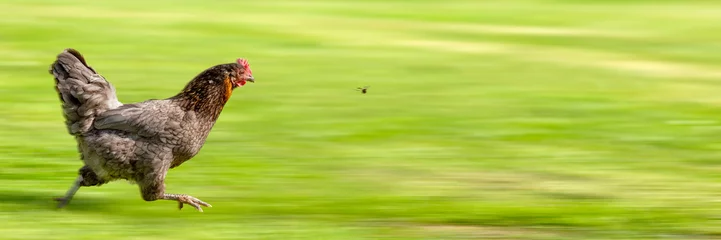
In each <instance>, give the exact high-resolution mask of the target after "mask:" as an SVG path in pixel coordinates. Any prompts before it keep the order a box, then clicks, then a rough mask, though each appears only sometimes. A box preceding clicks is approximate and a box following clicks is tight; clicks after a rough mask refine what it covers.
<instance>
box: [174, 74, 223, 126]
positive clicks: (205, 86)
mask: <svg viewBox="0 0 721 240" xmlns="http://www.w3.org/2000/svg"><path fill="white" fill-rule="evenodd" d="M231 71H234V66H232V64H222V65H218V66H214V67H212V68H209V69H207V70H205V71H203V72H202V73H200V74H199V75H198V76H196V77H195V78H193V80H191V81H190V82H189V83H188V84H187V85H186V86H185V88H184V89H183V91H181V92H180V93H179V94H178V95H176V96H174V97H172V98H171V99H173V100H174V101H177V102H178V103H179V104H180V106H181V107H182V108H183V109H184V110H185V111H194V112H195V113H196V114H197V116H198V117H199V118H201V119H204V120H206V121H215V120H217V119H218V116H219V115H220V112H221V111H222V110H223V107H224V106H225V103H226V102H228V99H229V98H230V95H231V93H232V91H233V88H232V83H231V82H230V79H229V78H228V73H230V72H231Z"/></svg>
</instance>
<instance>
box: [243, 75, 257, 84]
mask: <svg viewBox="0 0 721 240" xmlns="http://www.w3.org/2000/svg"><path fill="white" fill-rule="evenodd" d="M244 80H245V81H249V82H253V83H254V82H255V78H253V75H248V76H247V77H245V79H244Z"/></svg>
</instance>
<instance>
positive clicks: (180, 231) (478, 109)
mask: <svg viewBox="0 0 721 240" xmlns="http://www.w3.org/2000/svg"><path fill="white" fill-rule="evenodd" d="M720 30H721V2H718V1H692V0H686V1H680V0H679V1H671V0H667V1H662V0H657V1H648V0H647V1H642V0H636V1H634V0H624V1H621V0H615V1H612V0H607V1H600V0H599V1H592V0H585V1H582V0H576V1H571V0H503V1H481V0H445V1H430V0H413V1H412V0H407V1H400V0H388V1H380V0H369V1H361V0H343V1H331V0H312V1H290V0H285V1H271V0H267V1H217V0H204V1H170V0H154V1H137V0H130V1H90V0H65V1H51V0H0V118H1V121H0V136H2V138H0V140H1V141H0V152H1V154H0V159H1V161H0V236H1V237H0V238H2V239H101V238H102V239H156V238H161V239H169V238H173V239H479V238H483V239H716V238H721V228H719V224H721V182H720V181H719V180H721V175H720V174H719V171H721V164H720V163H721V162H720V161H719V158H720V157H721V151H719V150H721V143H719V141H718V139H719V136H720V133H721V122H719V119H718V117H719V116H720V114H719V113H720V112H721V107H720V106H719V105H721V96H720V95H719V92H720V91H721V82H719V81H718V80H719V79H721V67H720V66H719V63H721V41H719V40H720V39H721V34H720V32H721V31H720ZM67 47H73V48H76V49H78V50H80V52H82V53H83V54H85V56H86V58H87V60H88V62H89V64H90V65H91V66H93V67H94V68H95V69H96V70H98V71H99V72H100V73H102V74H103V75H104V76H105V77H106V78H108V79H109V80H110V81H111V82H112V83H113V84H114V85H115V87H116V88H117V91H118V96H119V98H120V100H121V101H122V102H125V103H130V102H137V101H143V100H146V99H150V98H165V97H169V96H172V95H174V94H175V93H177V92H178V91H179V90H180V89H181V88H182V87H183V86H184V85H185V84H186V82H187V81H188V80H190V79H191V78H192V77H193V76H195V75H196V74H197V73H199V72H200V71H202V70H204V69H206V68H207V67H210V66H212V65H215V64H219V63H226V62H232V61H234V60H235V58H238V57H244V58H248V59H249V60H250V64H251V67H252V69H253V73H254V75H255V77H256V79H257V82H256V83H255V84H249V85H246V86H245V87H243V88H241V89H238V90H236V92H235V94H234V96H233V97H232V98H231V101H230V102H229V103H228V104H227V105H226V108H225V111H224V112H223V114H222V115H221V117H220V120H218V123H217V124H216V126H215V128H214V129H213V131H212V132H211V134H210V137H209V138H208V140H207V142H206V145H205V147H204V148H203V150H202V151H201V153H200V154H199V155H198V156H196V157H195V158H194V159H192V160H191V161H189V162H187V163H185V164H184V165H183V166H181V167H179V168H176V169H173V170H171V171H170V172H169V175H168V179H167V185H168V187H167V191H168V192H171V193H185V194H190V195H193V196H195V197H198V198H200V199H202V200H204V201H207V202H209V203H211V204H212V205H213V208H206V211H205V212H204V213H198V212H196V211H194V210H193V209H192V208H186V209H183V210H182V211H178V210H177V209H176V203H174V202H170V201H157V202H152V203H148V202H144V201H143V200H142V199H141V197H140V194H139V190H138V187H137V186H136V185H129V184H127V183H126V182H124V181H118V182H114V183H110V184H107V185H104V186H102V187H92V188H82V189H81V190H80V191H79V192H78V194H77V195H76V196H75V199H74V200H73V202H72V203H71V204H70V206H69V207H68V208H67V209H64V210H60V211H58V210H55V209H54V202H53V201H52V200H51V199H52V198H53V197H57V196H61V195H62V194H63V193H64V192H65V190H66V189H67V188H68V187H69V186H70V184H71V182H72V181H73V179H74V178H75V176H76V172H77V169H78V168H79V167H80V166H81V165H82V164H81V162H80V160H79V159H78V154H77V152H76V147H75V142H74V139H73V138H72V137H71V136H69V135H68V134H67V133H66V130H65V127H64V125H63V119H62V115H61V112H60V103H59V101H58V98H57V96H56V94H55V92H54V89H53V81H52V78H51V76H50V75H49V74H48V73H47V69H48V66H49V64H50V63H51V62H52V61H53V60H54V57H55V56H56V55H57V54H58V53H59V52H60V51H62V50H63V49H64V48H67ZM365 85H370V86H371V87H370V89H369V92H368V94H366V95H363V94H360V93H359V92H357V91H355V88H356V87H360V86H365Z"/></svg>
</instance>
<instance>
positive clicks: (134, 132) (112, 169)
mask: <svg viewBox="0 0 721 240" xmlns="http://www.w3.org/2000/svg"><path fill="white" fill-rule="evenodd" d="M50 73H51V74H52V75H53V76H54V77H55V88H56V90H57V92H58V95H59V96H60V101H61V102H62V109H63V115H64V117H65V124H66V125H67V129H68V132H69V133H70V134H71V135H73V136H75V139H76V141H77V144H78V151H79V152H80V158H81V159H82V161H83V162H84V166H83V167H81V168H80V170H79V171H78V175H79V176H78V177H77V179H76V180H75V182H74V183H73V185H72V187H71V188H70V189H69V190H68V191H67V193H66V194H65V196H64V197H62V198H58V199H56V200H58V201H59V204H58V208H62V207H63V206H65V205H67V204H68V203H69V202H70V200H71V199H72V197H73V196H74V195H75V192H77V190H78V189H79V188H80V187H81V186H84V187H86V186H100V185H103V184H105V183H108V182H110V181H113V180H118V179H126V180H129V181H131V182H135V183H137V184H138V185H139V186H140V192H141V195H142V197H143V199H144V200H145V201H155V200H161V199H162V200H173V201H178V203H179V205H178V206H179V208H183V204H189V205H191V206H193V207H195V209H197V210H198V211H201V212H202V211H203V210H202V208H201V206H206V207H210V204H208V203H205V202H203V201H201V200H199V199H197V198H195V197H192V196H189V195H185V194H171V193H166V192H165V183H164V181H165V176H166V173H167V171H168V169H171V168H174V167H177V166H180V165H181V164H182V163H183V162H185V161H187V160H189V159H191V158H192V157H193V156H195V155H196V154H197V153H198V152H199V151H200V149H201V147H202V146H203V144H204V143H205V139H206V138H207V136H208V133H209V132H210V130H211V128H213V125H214V124H215V121H216V120H217V119H218V116H219V115H220V112H221V111H222V110H223V106H225V103H226V102H227V101H228V99H229V98H230V96H231V94H232V92H233V90H234V89H235V88H237V87H240V86H243V85H245V83H246V82H247V81H250V82H255V79H254V78H253V75H252V72H251V70H250V67H249V65H248V62H247V61H246V60H244V59H238V60H237V62H235V63H227V64H220V65H216V66H213V67H210V68H208V69H206V70H205V71H203V72H201V73H200V74H199V75H197V76H196V77H195V78H193V79H192V80H191V81H190V82H189V83H188V84H187V85H186V86H185V88H184V89H183V90H182V91H181V92H180V93H178V94H177V95H175V96H173V97H170V98H167V99H163V100H147V101H144V102H139V103H133V104H122V103H120V102H119V101H118V98H117V96H116V95H115V88H114V87H113V86H112V85H111V84H110V83H109V82H108V81H107V80H105V78H104V77H102V76H101V75H99V74H98V73H97V72H96V71H95V70H94V69H93V68H91V67H90V66H88V64H87V63H86V62H85V59H84V58H83V56H82V55H81V54H80V53H79V52H78V51H77V50H74V49H66V50H65V51H63V52H62V53H60V54H59V55H58V56H57V60H56V61H55V62H54V63H53V64H52V65H51V66H50Z"/></svg>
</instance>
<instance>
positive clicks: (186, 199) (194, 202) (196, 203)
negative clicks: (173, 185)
mask: <svg viewBox="0 0 721 240" xmlns="http://www.w3.org/2000/svg"><path fill="white" fill-rule="evenodd" d="M163 199H166V200H176V201H178V209H183V205H184V204H188V205H190V206H193V207H194V208H195V209H196V210H198V211H200V212H203V208H201V206H204V207H213V206H212V205H210V204H208V203H206V202H203V201H202V200H200V199H197V198H195V197H193V196H190V195H186V194H164V195H163Z"/></svg>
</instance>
